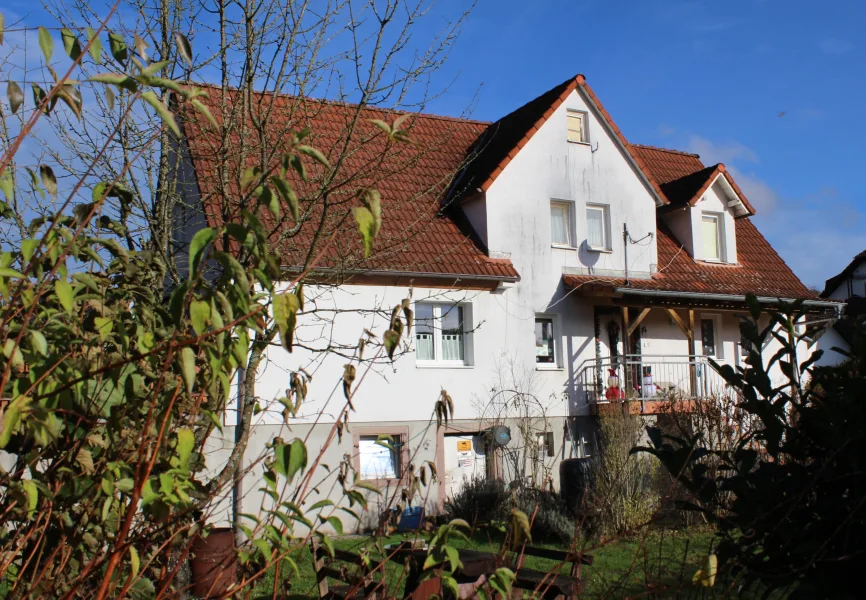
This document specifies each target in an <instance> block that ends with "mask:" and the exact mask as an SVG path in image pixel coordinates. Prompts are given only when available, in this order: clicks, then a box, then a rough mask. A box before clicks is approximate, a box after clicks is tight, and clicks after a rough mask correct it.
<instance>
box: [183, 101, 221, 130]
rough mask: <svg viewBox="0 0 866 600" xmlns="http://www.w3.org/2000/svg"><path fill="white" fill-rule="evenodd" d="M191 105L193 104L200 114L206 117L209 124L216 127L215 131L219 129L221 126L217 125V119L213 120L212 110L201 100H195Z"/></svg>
mask: <svg viewBox="0 0 866 600" xmlns="http://www.w3.org/2000/svg"><path fill="white" fill-rule="evenodd" d="M190 104H192V105H193V107H195V109H196V110H197V111H198V112H200V113H201V114H203V115H204V117H205V119H207V120H208V123H210V124H211V125H213V126H214V129H219V124H217V122H216V119H214V118H213V115H212V114H211V112H210V109H209V108H208V107H207V106H206V105H205V104H204V103H203V102H202V101H201V100H196V99H195V98H193V99H192V100H190Z"/></svg>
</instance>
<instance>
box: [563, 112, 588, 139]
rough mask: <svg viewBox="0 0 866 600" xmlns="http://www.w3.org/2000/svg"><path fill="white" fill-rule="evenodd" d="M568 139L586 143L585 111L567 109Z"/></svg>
mask: <svg viewBox="0 0 866 600" xmlns="http://www.w3.org/2000/svg"><path fill="white" fill-rule="evenodd" d="M567 119H568V141H569V142H577V143H586V142H588V141H589V138H588V136H587V135H586V113H585V112H581V111H579V110H570V109H569V110H568V113H567Z"/></svg>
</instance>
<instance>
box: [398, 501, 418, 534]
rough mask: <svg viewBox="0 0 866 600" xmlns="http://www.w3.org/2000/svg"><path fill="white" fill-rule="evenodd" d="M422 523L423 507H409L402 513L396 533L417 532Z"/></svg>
mask: <svg viewBox="0 0 866 600" xmlns="http://www.w3.org/2000/svg"><path fill="white" fill-rule="evenodd" d="M423 523H424V507H423V506H409V507H407V508H406V509H405V510H404V511H403V515H402V516H401V517H400V522H399V523H397V531H418V530H419V529H421V525H422V524H423Z"/></svg>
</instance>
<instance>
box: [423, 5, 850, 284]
mask: <svg viewBox="0 0 866 600" xmlns="http://www.w3.org/2000/svg"><path fill="white" fill-rule="evenodd" d="M459 5H460V3H459V2H454V3H453V6H455V7H456V6H459ZM864 22H866V2H862V0H860V1H858V0H841V1H829V2H822V3H820V7H818V5H816V4H815V3H814V2H808V3H807V2H803V1H801V0H787V1H780V0H733V1H731V2H726V3H722V2H670V1H667V0H665V1H652V2H650V1H647V0H619V1H607V2H605V1H600V0H599V1H596V0H535V1H533V2H525V1H517V0H480V2H479V4H478V6H477V8H476V10H475V11H474V12H473V13H472V15H471V17H470V19H469V22H468V24H467V26H466V27H465V28H464V30H463V34H462V36H461V38H460V41H459V42H458V44H457V46H456V48H455V49H454V51H453V53H452V62H451V63H450V65H449V67H448V70H449V71H450V74H451V75H458V78H457V80H456V83H455V84H453V85H452V86H451V89H450V93H449V94H448V95H447V96H446V97H444V98H442V99H440V100H438V101H436V102H435V103H434V104H433V105H431V106H430V109H431V110H432V112H439V113H444V114H460V112H461V111H462V110H463V109H464V108H465V107H466V106H467V105H469V104H471V103H472V102H473V98H475V102H474V109H473V111H472V116H474V117H475V118H479V119H489V120H493V119H496V118H498V117H500V116H502V115H504V114H506V113H508V112H509V111H511V110H513V109H514V108H516V107H518V106H520V105H521V104H523V103H524V102H526V101H528V100H530V99H531V98H533V97H534V96H537V95H538V94H540V93H541V92H543V91H545V90H547V89H548V88H551V87H553V86H554V85H555V84H557V83H559V82H561V81H562V80H564V79H565V78H567V77H568V76H570V75H573V74H575V73H584V74H585V75H586V77H587V81H588V82H589V84H590V85H591V86H592V87H593V89H594V90H595V92H596V94H598V96H599V98H600V99H601V101H602V102H603V103H604V105H605V107H606V108H607V109H608V111H609V112H610V113H611V115H612V116H613V118H614V120H615V121H616V122H617V124H618V125H619V126H620V128H621V129H622V130H623V132H624V133H625V135H626V137H627V138H628V139H629V141H632V142H636V143H643V144H651V145H657V146H664V147H670V148H677V149H682V150H692V151H695V152H698V153H699V154H701V157H702V158H703V159H704V162H705V163H707V164H712V163H715V162H724V163H725V164H726V165H728V166H729V167H732V168H733V170H734V173H735V178H736V180H737V182H738V183H739V185H740V187H741V188H742V189H743V190H744V193H745V194H746V195H747V196H748V197H749V199H750V200H751V202H752V204H753V205H755V207H756V209H757V211H758V215H757V216H756V217H755V218H754V220H755V223H756V224H757V225H758V227H759V228H760V230H761V231H762V232H763V233H764V235H765V236H766V237H767V238H768V239H769V240H770V242H771V243H772V244H773V246H774V247H775V248H776V249H777V250H778V251H779V253H780V254H781V255H782V257H783V258H784V259H785V261H786V262H787V263H788V264H789V265H790V266H791V268H793V269H794V271H795V272H796V273H797V274H798V275H799V276H800V277H801V279H803V281H804V282H805V283H806V284H807V285H815V286H818V287H819V288H823V283H824V280H825V279H827V278H829V277H830V276H832V275H834V274H836V273H837V272H839V271H840V270H841V269H842V268H844V267H845V265H846V264H847V263H848V262H849V261H850V259H851V257H852V256H853V255H854V254H856V253H858V252H860V251H862V250H864V249H866V231H864V218H863V217H864V211H866V194H864V192H863V188H862V187H861V178H860V176H859V174H860V172H861V170H862V164H863V161H864V158H863V154H864V145H866V144H864V140H866V112H864V111H863V106H864V100H866V83H864V79H863V77H862V73H863V69H862V65H863V63H864V51H866V40H864V38H863V35H862V33H861V32H862V24H863V23H864ZM858 34H859V35H858ZM476 94H477V97H476ZM782 113H784V114H782Z"/></svg>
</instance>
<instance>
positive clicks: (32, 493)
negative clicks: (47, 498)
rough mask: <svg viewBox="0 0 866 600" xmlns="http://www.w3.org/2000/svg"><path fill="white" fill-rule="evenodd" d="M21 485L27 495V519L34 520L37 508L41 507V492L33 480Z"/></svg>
mask: <svg viewBox="0 0 866 600" xmlns="http://www.w3.org/2000/svg"><path fill="white" fill-rule="evenodd" d="M21 485H22V487H23V488H24V492H25V493H26V494H27V518H28V519H32V518H33V515H34V514H36V507H37V506H38V505H39V490H38V489H37V488H36V483H34V482H33V480H32V479H25V480H24V481H22V482H21Z"/></svg>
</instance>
